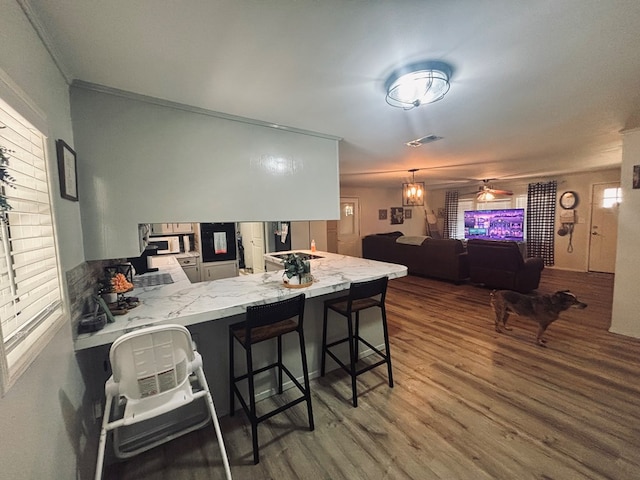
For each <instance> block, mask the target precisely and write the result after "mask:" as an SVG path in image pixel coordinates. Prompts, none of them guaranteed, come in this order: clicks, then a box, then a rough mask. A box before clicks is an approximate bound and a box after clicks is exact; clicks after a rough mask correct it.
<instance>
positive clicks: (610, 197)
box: [588, 182, 621, 273]
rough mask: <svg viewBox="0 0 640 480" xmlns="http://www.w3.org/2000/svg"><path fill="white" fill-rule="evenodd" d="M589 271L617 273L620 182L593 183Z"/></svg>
mask: <svg viewBox="0 0 640 480" xmlns="http://www.w3.org/2000/svg"><path fill="white" fill-rule="evenodd" d="M592 189H593V195H592V197H591V198H592V199H593V200H592V203H591V235H590V241H589V268H588V269H589V271H590V272H604V273H615V267H616V246H617V243H618V205H619V204H620V195H621V193H620V183H619V182H612V183H600V184H596V185H593V187H592Z"/></svg>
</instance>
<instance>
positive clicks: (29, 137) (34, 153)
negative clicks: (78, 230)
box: [0, 99, 62, 393]
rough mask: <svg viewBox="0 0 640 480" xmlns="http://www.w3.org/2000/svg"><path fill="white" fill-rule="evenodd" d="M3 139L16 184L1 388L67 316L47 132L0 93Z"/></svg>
mask: <svg viewBox="0 0 640 480" xmlns="http://www.w3.org/2000/svg"><path fill="white" fill-rule="evenodd" d="M0 145H2V146H3V147H5V148H6V149H7V150H8V152H7V153H8V156H9V157H10V159H9V172H10V174H11V175H12V176H13V177H14V178H15V184H14V185H15V188H8V187H6V186H5V187H2V188H3V194H4V195H5V196H6V197H7V201H8V203H9V205H10V206H11V209H9V210H7V211H6V212H5V213H4V216H3V220H1V221H0V337H1V338H0V339H1V340H2V341H1V345H0V348H1V351H0V353H1V355H0V365H1V366H2V370H1V374H0V380H1V387H2V393H4V392H5V391H6V389H7V388H8V387H9V386H10V385H11V384H12V383H13V382H14V381H15V380H16V378H17V377H18V376H19V375H20V373H21V372H23V371H24V370H25V369H26V367H27V366H28V365H29V364H30V363H31V362H32V361H33V359H34V358H35V357H36V356H37V354H38V353H39V351H40V350H41V349H42V348H44V345H46V343H47V342H48V341H49V340H50V339H51V337H52V336H53V333H54V332H55V330H56V328H55V327H57V326H59V325H60V324H61V322H62V302H61V293H60V292H61V290H60V274H59V268H58V259H57V253H56V245H55V232H54V227H53V218H52V212H51V199H50V197H49V183H48V176H47V163H46V158H45V137H44V135H43V134H42V133H40V132H39V131H38V130H37V129H36V128H35V127H34V126H33V125H31V124H30V123H29V122H28V121H27V120H26V119H24V118H23V117H22V116H21V115H20V114H18V113H17V112H16V111H15V110H13V109H12V108H11V107H10V106H9V105H8V104H7V103H5V102H4V101H2V100H1V99H0Z"/></svg>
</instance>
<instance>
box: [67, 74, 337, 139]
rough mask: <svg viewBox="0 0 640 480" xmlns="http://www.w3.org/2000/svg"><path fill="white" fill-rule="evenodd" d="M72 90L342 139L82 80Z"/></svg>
mask: <svg viewBox="0 0 640 480" xmlns="http://www.w3.org/2000/svg"><path fill="white" fill-rule="evenodd" d="M71 87H72V88H80V89H83V90H90V91H93V92H99V93H106V94H108V95H114V96H117V97H123V98H128V99H130V100H136V101H138V102H144V103H148V104H151V105H158V106H161V107H167V108H173V109H176V110H183V111H186V112H191V113H197V114H200V115H206V116H209V117H216V118H223V119H225V120H230V121H232V122H241V123H248V124H250V125H258V126H260V127H267V128H273V129H275V130H283V131H286V132H292V133H299V134H302V135H309V136H312V137H319V138H324V139H327V140H335V141H338V142H339V141H340V140H342V137H336V136H335V135H329V134H326V133H319V132H313V131H311V130H304V129H301V128H295V127H288V126H286V125H278V124H275V123H270V122H265V121H262V120H255V119H253V118H247V117H240V116H238V115H231V114H229V113H222V112H216V111H215V110H208V109H206V108H201V107H194V106H193V105H186V104H184V103H178V102H172V101H170V100H164V99H162V98H157V97H151V96H149V95H142V94H140V93H134V92H129V91H127V90H120V89H117V88H113V87H107V86H105V85H100V84H97V83H91V82H85V81H84V80H73V81H72V82H71Z"/></svg>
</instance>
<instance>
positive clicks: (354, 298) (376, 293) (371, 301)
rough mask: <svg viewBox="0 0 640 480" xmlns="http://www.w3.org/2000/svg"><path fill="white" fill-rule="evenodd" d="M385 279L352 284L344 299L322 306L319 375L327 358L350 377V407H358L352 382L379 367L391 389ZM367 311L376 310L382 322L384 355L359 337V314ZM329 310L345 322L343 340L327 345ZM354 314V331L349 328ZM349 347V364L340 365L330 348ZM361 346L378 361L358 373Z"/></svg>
mask: <svg viewBox="0 0 640 480" xmlns="http://www.w3.org/2000/svg"><path fill="white" fill-rule="evenodd" d="M388 282H389V279H388V278H387V277H382V278H378V279H376V280H370V281H366V282H354V283H352V284H351V286H350V288H349V294H348V295H346V296H342V297H338V298H332V299H330V300H327V301H325V302H324V319H323V323H322V361H321V370H320V375H321V376H323V377H324V375H325V366H326V357H327V355H329V356H330V357H331V358H332V359H333V360H334V361H335V362H336V363H337V364H338V365H339V366H340V367H341V368H342V369H343V370H344V371H346V372H347V373H348V374H349V376H350V377H351V391H352V402H353V406H354V407H357V406H358V392H357V387H356V379H357V377H358V375H361V374H363V373H365V372H368V371H369V370H372V369H373V368H376V367H378V366H380V365H387V372H388V377H389V387H391V388H393V372H392V368H391V351H390V349H389V331H388V329H387V313H386V309H385V303H384V302H385V296H386V293H387V284H388ZM369 308H379V309H380V314H381V319H382V330H383V334H384V346H385V351H384V352H383V351H381V350H380V349H378V348H377V347H375V346H374V345H372V344H371V343H370V342H369V341H367V340H365V339H364V338H362V337H361V336H360V312H361V311H363V310H366V309H369ZM329 310H331V311H333V312H335V313H337V314H339V315H341V316H343V317H345V318H346V319H347V336H346V337H344V338H341V339H339V340H336V341H333V342H331V343H327V321H328V314H329ZM354 314H355V329H354V325H353V320H354ZM345 342H346V343H348V344H349V362H348V364H346V363H345V362H343V361H342V360H341V359H340V358H339V357H338V356H337V355H336V354H335V353H334V352H332V351H331V348H333V347H335V346H337V345H340V344H342V343H345ZM360 343H363V344H364V345H366V346H367V347H369V348H370V349H371V350H372V351H373V353H374V354H375V355H377V356H378V358H379V360H378V361H376V362H373V363H369V364H368V365H366V366H364V367H362V368H360V369H358V368H357V363H358V359H359V345H360Z"/></svg>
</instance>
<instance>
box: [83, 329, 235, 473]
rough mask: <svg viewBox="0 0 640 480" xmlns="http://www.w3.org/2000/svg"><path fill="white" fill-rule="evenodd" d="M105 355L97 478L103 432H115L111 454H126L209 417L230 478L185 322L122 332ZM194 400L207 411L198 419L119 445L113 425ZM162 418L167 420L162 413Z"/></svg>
mask: <svg viewBox="0 0 640 480" xmlns="http://www.w3.org/2000/svg"><path fill="white" fill-rule="evenodd" d="M109 360H110V362H111V369H112V371H113V374H112V376H111V377H110V378H109V379H108V380H107V382H106V384H105V395H106V404H105V409H104V418H103V420H102V429H101V431H100V444H99V446H98V458H97V460H96V473H95V479H96V480H99V479H101V478H102V469H103V463H104V453H105V448H106V443H107V432H109V431H114V450H115V453H116V456H117V457H119V458H128V457H131V456H133V455H137V454H138V453H141V452H143V451H146V450H149V449H151V448H153V447H156V446H158V445H160V444H162V443H165V442H167V441H169V440H172V439H174V438H176V437H179V436H181V435H184V434H185V433H188V432H191V431H193V430H196V429H198V428H201V427H203V426H205V425H206V424H208V423H209V421H210V420H213V426H214V428H215V431H216V436H217V438H218V445H219V447H220V454H221V455H222V462H223V464H224V469H225V474H226V478H227V480H231V470H230V468H229V460H228V459H227V452H226V450H225V447H224V442H223V440H222V433H221V431H220V424H219V423H218V417H217V415H216V410H215V407H214V405H213V399H212V397H211V393H210V391H209V386H208V384H207V380H206V378H205V376H204V372H203V370H202V357H201V356H200V354H199V353H198V352H197V351H195V349H194V347H193V344H192V341H191V335H190V334H189V331H188V330H187V329H186V328H185V327H183V326H181V325H159V326H154V327H147V328H142V329H139V330H134V331H132V332H129V333H126V334H124V335H122V336H121V337H119V338H118V339H117V340H116V341H115V342H113V345H112V346H111V349H110V351H109ZM114 399H115V402H114ZM197 399H202V400H201V401H204V403H205V404H206V408H207V410H208V412H207V413H208V414H207V415H206V418H204V420H203V421H199V422H198V423H196V424H190V425H189V426H187V427H186V428H183V429H181V430H179V431H174V432H171V433H169V434H165V435H162V436H161V438H157V439H152V440H151V441H146V442H143V443H142V444H140V442H138V444H135V442H134V444H135V447H134V448H129V449H125V448H121V445H120V444H119V440H118V435H117V433H118V429H121V428H122V427H126V426H129V425H134V424H139V423H140V422H145V421H146V422H147V423H149V420H151V419H154V418H157V417H160V416H162V415H165V414H167V413H169V412H171V411H174V410H177V409H180V408H182V407H185V406H188V405H189V404H192V402H193V401H194V400H197ZM112 407H113V408H112ZM112 410H113V412H112ZM183 410H184V408H183ZM112 417H114V418H112ZM165 417H166V415H165ZM178 420H179V419H178ZM163 423H164V424H166V423H167V419H166V418H165V419H163ZM173 423H176V422H175V421H174V422H173ZM142 437H143V438H145V439H148V438H150V437H149V436H147V437H144V436H142Z"/></svg>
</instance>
